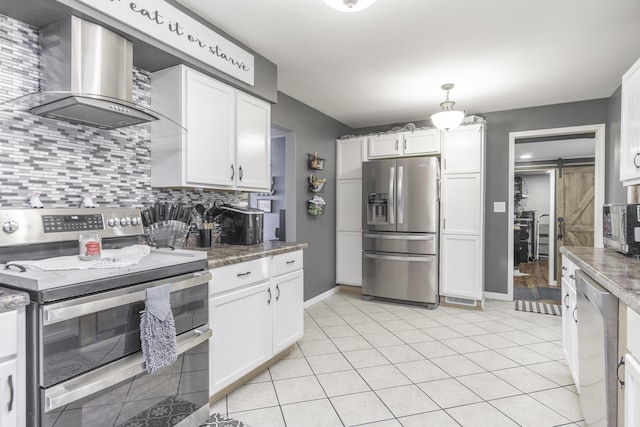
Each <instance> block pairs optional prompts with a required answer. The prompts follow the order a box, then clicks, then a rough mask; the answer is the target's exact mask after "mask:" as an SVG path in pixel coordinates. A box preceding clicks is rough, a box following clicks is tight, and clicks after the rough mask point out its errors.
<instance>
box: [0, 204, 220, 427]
mask: <svg viewBox="0 0 640 427" xmlns="http://www.w3.org/2000/svg"><path fill="white" fill-rule="evenodd" d="M40 211H42V213H41V214H39V215H41V216H46V217H47V218H48V220H47V221H49V222H50V219H51V218H52V217H54V218H55V217H57V216H68V215H69V214H70V212H69V211H70V210H52V209H46V210H40ZM52 211H53V212H52ZM63 211H64V212H63ZM75 211H78V210H75ZM85 211H86V210H85ZM20 213H21V211H15V212H14V213H8V211H1V212H0V218H2V219H5V221H4V222H5V223H6V222H7V221H8V220H7V219H6V218H7V215H9V216H10V217H12V218H13V219H12V221H14V223H15V224H18V226H19V228H20V229H22V230H24V229H28V230H32V231H34V233H35V231H37V230H39V229H42V230H40V231H42V233H43V237H35V236H34V235H33V234H30V235H29V236H30V237H27V238H26V239H25V238H21V239H20V240H21V241H25V240H26V241H27V242H28V244H27V245H24V244H23V245H20V244H16V242H15V239H14V240H13V241H11V242H10V244H8V245H7V244H5V243H6V241H7V238H6V236H5V235H3V236H0V261H2V263H5V266H0V283H2V284H4V285H7V286H10V287H15V288H19V289H23V290H26V291H27V292H28V293H29V294H30V297H31V304H30V305H29V306H28V309H27V352H28V356H29V357H28V360H27V387H28V390H27V420H28V425H29V426H31V427H36V426H37V427H41V426H44V427H75V426H91V427H96V426H111V427H115V426H118V427H120V426H122V427H125V426H146V425H163V426H165V425H166V426H180V427H183V426H184V427H190V426H199V425H200V424H201V423H203V422H204V421H206V420H207V418H208V415H209V403H208V402H209V390H208V377H209V376H208V363H209V357H208V339H209V337H210V336H211V330H210V329H209V325H208V305H207V302H208V298H207V295H208V282H209V280H210V278H211V274H210V273H209V272H208V270H207V261H206V253H205V252H199V251H184V250H172V249H170V248H166V249H151V252H150V253H149V255H147V256H145V257H144V258H142V259H141V260H140V261H139V262H138V263H137V264H135V265H132V266H129V267H126V268H106V269H95V270H62V271H42V270H37V269H34V268H30V267H27V268H20V266H16V264H17V263H18V264H19V260H25V259H36V258H37V259H44V258H50V257H55V256H61V255H69V254H73V253H75V254H77V251H78V245H77V241H69V240H68V239H69V238H70V234H71V235H73V233H76V232H75V231H69V230H66V231H61V232H60V233H62V234H59V236H60V238H61V239H63V240H62V241H55V240H56V239H55V238H54V237H55V236H52V235H51V234H50V233H49V234H47V233H45V232H44V229H43V225H42V224H44V220H41V221H37V220H34V219H33V218H34V215H36V216H37V215H38V214H36V213H34V212H33V211H29V213H28V215H27V217H28V218H27V219H25V217H24V216H21V215H20ZM90 213H91V215H90V216H91V217H92V218H93V219H92V223H91V224H94V225H92V227H103V230H101V231H102V233H103V234H104V235H105V236H107V237H106V238H104V237H103V245H104V246H105V247H107V248H118V247H121V246H128V245H129V244H131V243H137V242H138V238H139V236H140V235H141V234H142V229H141V227H139V226H137V224H139V223H140V222H139V211H137V210H135V209H115V210H114V209H97V210H96V209H91V210H90ZM75 214H77V212H75V213H74V215H75ZM96 215H97V216H100V217H101V220H100V221H95V217H96ZM76 216H77V215H76ZM123 217H124V218H129V219H128V220H125V221H120V219H121V218H123ZM113 218H117V219H118V221H111V222H110V221H109V219H113ZM132 218H136V220H134V221H132ZM110 223H114V224H117V225H114V226H109V224H110ZM132 223H136V225H131V224H132ZM95 224H97V225H95ZM120 224H125V225H120ZM73 227H74V228H76V229H77V228H78V223H77V221H75V220H74V225H73ZM109 227H111V228H109ZM115 227H118V228H117V229H114V228H115ZM80 228H82V227H80ZM94 231H95V230H94ZM4 233H5V234H6V231H4ZM63 234H64V236H63ZM11 237H13V236H11ZM29 254H31V257H30V258H25V257H27V256H28V255H29ZM7 265H11V266H9V267H8V268H7ZM165 284H169V285H170V287H171V294H170V304H171V310H172V313H173V316H174V318H175V325H176V341H177V344H178V359H177V361H175V362H174V363H173V364H171V365H169V366H167V367H165V368H164V369H162V370H160V371H158V372H156V373H154V374H148V373H147V372H146V369H145V363H144V359H143V355H142V352H141V343H140V312H141V311H142V310H143V309H144V306H145V298H146V290H147V289H149V288H151V287H155V286H161V285H165Z"/></svg>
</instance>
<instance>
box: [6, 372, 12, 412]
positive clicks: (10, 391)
mask: <svg viewBox="0 0 640 427" xmlns="http://www.w3.org/2000/svg"><path fill="white" fill-rule="evenodd" d="M8 382H9V404H8V405H7V411H9V412H11V411H12V410H13V375H9V378H8Z"/></svg>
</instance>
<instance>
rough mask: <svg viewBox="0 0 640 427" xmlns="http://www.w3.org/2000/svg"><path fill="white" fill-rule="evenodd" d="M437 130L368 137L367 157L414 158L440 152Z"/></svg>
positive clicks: (439, 135)
mask: <svg viewBox="0 0 640 427" xmlns="http://www.w3.org/2000/svg"><path fill="white" fill-rule="evenodd" d="M440 138H441V132H440V130H439V129H421V130H416V131H413V132H397V133H388V134H381V135H374V136H369V137H368V138H367V140H368V150H367V156H368V158H370V159H375V158H380V157H397V156H416V155H427V154H437V153H439V152H440Z"/></svg>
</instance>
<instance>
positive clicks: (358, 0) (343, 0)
mask: <svg viewBox="0 0 640 427" xmlns="http://www.w3.org/2000/svg"><path fill="white" fill-rule="evenodd" d="M375 1H376V0H324V2H325V3H326V4H327V5H329V6H331V7H332V8H334V9H335V10H339V11H340V12H358V11H361V10H364V9H366V8H368V7H369V6H371V5H372V4H373V3H375Z"/></svg>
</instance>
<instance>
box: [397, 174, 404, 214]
mask: <svg viewBox="0 0 640 427" xmlns="http://www.w3.org/2000/svg"><path fill="white" fill-rule="evenodd" d="M397 200H398V224H402V222H403V221H404V167H402V166H398V198H397Z"/></svg>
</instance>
